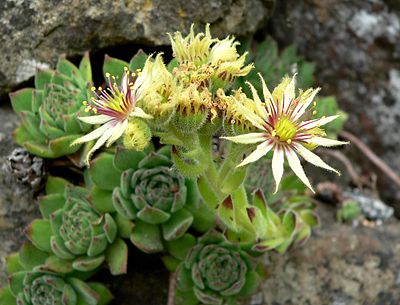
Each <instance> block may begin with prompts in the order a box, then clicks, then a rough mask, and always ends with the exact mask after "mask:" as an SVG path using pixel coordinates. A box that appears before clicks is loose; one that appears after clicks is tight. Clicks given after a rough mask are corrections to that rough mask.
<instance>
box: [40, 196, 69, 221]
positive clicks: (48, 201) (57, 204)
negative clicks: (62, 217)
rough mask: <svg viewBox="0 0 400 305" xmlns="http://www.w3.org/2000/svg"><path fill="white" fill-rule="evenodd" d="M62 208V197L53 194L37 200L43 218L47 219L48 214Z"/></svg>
mask: <svg viewBox="0 0 400 305" xmlns="http://www.w3.org/2000/svg"><path fill="white" fill-rule="evenodd" d="M63 206H64V195H63V194H60V193H53V194H49V195H46V196H42V197H40V198H39V209H40V213H41V214H42V216H43V218H45V219H49V217H50V214H51V213H53V212H55V211H57V210H59V209H61V208H62V207H63Z"/></svg>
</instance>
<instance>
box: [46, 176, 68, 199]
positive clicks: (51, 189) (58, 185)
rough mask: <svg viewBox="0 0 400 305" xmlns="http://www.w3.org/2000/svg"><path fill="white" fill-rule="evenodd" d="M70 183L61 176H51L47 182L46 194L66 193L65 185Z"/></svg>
mask: <svg viewBox="0 0 400 305" xmlns="http://www.w3.org/2000/svg"><path fill="white" fill-rule="evenodd" d="M69 184H70V183H69V182H68V180H65V179H63V178H60V177H55V176H49V177H48V178H47V183H46V194H47V195H49V194H57V193H58V194H64V190H65V187H66V186H67V185H69Z"/></svg>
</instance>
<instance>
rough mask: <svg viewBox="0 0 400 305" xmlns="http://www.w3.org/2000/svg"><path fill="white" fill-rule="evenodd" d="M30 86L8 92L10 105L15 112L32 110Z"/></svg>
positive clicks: (31, 90)
mask: <svg viewBox="0 0 400 305" xmlns="http://www.w3.org/2000/svg"><path fill="white" fill-rule="evenodd" d="M32 96H33V89H32V88H24V89H21V90H18V91H15V92H12V93H10V100H11V105H12V107H13V109H14V111H15V112H16V113H19V112H21V111H32Z"/></svg>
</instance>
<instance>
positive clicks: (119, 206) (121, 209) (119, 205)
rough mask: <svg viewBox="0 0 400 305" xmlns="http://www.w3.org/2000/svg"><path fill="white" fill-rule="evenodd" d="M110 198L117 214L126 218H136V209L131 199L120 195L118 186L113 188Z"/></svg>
mask: <svg viewBox="0 0 400 305" xmlns="http://www.w3.org/2000/svg"><path fill="white" fill-rule="evenodd" d="M112 199H113V206H114V208H115V210H116V211H117V212H118V213H119V214H121V215H122V216H123V217H126V218H128V219H135V218H136V213H137V209H136V208H135V207H134V205H133V203H132V201H130V200H128V199H126V198H125V197H124V196H122V194H121V189H120V188H118V187H117V188H115V189H114V192H113V196H112Z"/></svg>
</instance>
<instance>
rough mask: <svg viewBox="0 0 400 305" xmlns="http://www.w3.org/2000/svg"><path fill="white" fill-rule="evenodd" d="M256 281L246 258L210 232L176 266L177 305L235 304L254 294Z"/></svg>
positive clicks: (224, 240)
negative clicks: (199, 304)
mask: <svg viewBox="0 0 400 305" xmlns="http://www.w3.org/2000/svg"><path fill="white" fill-rule="evenodd" d="M259 282H260V281H259V275H258V274H257V272H256V271H255V270H254V266H253V263H252V262H251V258H250V257H249V255H248V254H246V253H245V252H244V251H242V250H240V248H239V246H238V245H237V244H236V245H235V244H232V243H229V242H228V241H227V240H226V239H225V238H224V236H223V235H221V234H219V233H217V232H215V231H211V232H209V233H207V234H206V235H205V236H203V237H201V238H200V239H199V240H198V243H197V245H195V246H194V247H193V248H192V249H191V250H190V251H189V252H188V254H187V256H186V258H185V260H184V261H183V262H182V263H181V264H180V266H179V267H178V291H177V299H178V300H177V301H178V302H177V304H185V305H189V304H198V303H201V304H206V305H223V304H236V301H237V300H238V299H240V298H242V297H245V296H247V295H249V294H251V293H253V292H254V291H255V289H257V287H258V285H259Z"/></svg>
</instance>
